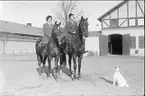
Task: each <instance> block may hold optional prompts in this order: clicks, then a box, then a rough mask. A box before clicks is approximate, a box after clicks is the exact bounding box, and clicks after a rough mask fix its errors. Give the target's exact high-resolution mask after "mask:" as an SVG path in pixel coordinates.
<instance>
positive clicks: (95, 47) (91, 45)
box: [85, 36, 100, 55]
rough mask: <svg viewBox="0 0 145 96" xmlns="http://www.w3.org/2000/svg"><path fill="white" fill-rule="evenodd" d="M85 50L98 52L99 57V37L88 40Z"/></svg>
mask: <svg viewBox="0 0 145 96" xmlns="http://www.w3.org/2000/svg"><path fill="white" fill-rule="evenodd" d="M85 48H86V50H91V51H94V52H98V55H99V53H100V52H99V36H97V37H88V38H86V44H85Z"/></svg>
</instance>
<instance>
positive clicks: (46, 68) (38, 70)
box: [36, 66, 70, 76]
mask: <svg viewBox="0 0 145 96" xmlns="http://www.w3.org/2000/svg"><path fill="white" fill-rule="evenodd" d="M43 68H44V70H43ZM61 69H62V73H64V74H66V75H68V76H69V74H70V72H69V69H68V68H66V67H65V66H62V67H60V66H58V73H60V70H61ZM36 70H37V72H38V74H39V75H41V74H42V73H45V74H46V75H47V74H50V73H52V76H54V70H55V69H54V68H51V71H50V72H49V70H48V66H44V67H40V68H39V67H37V68H36Z"/></svg>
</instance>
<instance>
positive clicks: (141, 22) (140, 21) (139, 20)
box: [138, 18, 144, 26]
mask: <svg viewBox="0 0 145 96" xmlns="http://www.w3.org/2000/svg"><path fill="white" fill-rule="evenodd" d="M138 25H139V26H140V25H144V19H143V18H141V19H138Z"/></svg>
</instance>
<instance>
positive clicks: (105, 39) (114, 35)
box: [98, 0, 145, 56]
mask: <svg viewBox="0 0 145 96" xmlns="http://www.w3.org/2000/svg"><path fill="white" fill-rule="evenodd" d="M144 15H145V14H144V0H124V1H123V2H121V3H120V4H118V5H116V6H115V7H113V8H112V9H110V10H109V11H107V12H106V13H105V14H103V15H102V16H100V17H99V18H98V20H99V21H100V22H101V24H102V35H101V36H100V39H99V42H100V55H108V54H111V55H139V56H143V55H144Z"/></svg>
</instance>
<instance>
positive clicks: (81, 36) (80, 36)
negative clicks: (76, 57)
mask: <svg viewBox="0 0 145 96" xmlns="http://www.w3.org/2000/svg"><path fill="white" fill-rule="evenodd" d="M76 33H77V34H78V37H79V39H80V41H81V45H82V44H83V32H82V31H81V20H80V21H79V25H78V27H77V31H76Z"/></svg>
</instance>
